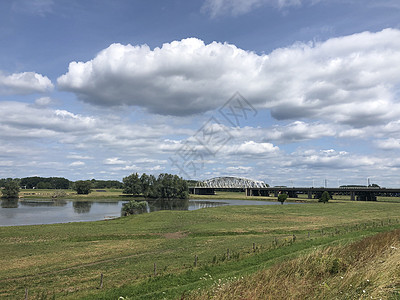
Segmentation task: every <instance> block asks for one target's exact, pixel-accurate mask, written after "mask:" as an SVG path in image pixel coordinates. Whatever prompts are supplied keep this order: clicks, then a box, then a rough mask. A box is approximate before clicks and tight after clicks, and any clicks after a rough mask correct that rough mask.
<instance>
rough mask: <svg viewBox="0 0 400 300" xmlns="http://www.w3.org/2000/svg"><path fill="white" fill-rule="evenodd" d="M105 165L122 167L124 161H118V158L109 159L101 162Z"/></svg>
mask: <svg viewBox="0 0 400 300" xmlns="http://www.w3.org/2000/svg"><path fill="white" fill-rule="evenodd" d="M103 163H104V164H105V165H124V164H126V161H123V160H121V159H119V157H110V158H107V159H105V160H104V161H103Z"/></svg>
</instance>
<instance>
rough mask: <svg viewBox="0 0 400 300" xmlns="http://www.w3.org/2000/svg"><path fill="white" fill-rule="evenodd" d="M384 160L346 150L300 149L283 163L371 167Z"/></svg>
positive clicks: (344, 168) (327, 166) (289, 165)
mask: <svg viewBox="0 0 400 300" xmlns="http://www.w3.org/2000/svg"><path fill="white" fill-rule="evenodd" d="M381 162H382V160H381V159H380V158H372V157H369V156H365V155H355V154H350V153H348V152H346V151H336V150H334V149H327V150H320V151H316V150H307V151H298V152H295V153H292V154H291V155H290V159H287V162H285V163H284V164H283V165H284V166H285V167H306V168H309V169H332V170H334V169H342V170H346V169H352V168H356V167H371V166H374V165H378V164H379V163H381Z"/></svg>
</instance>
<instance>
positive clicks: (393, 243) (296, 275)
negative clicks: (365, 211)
mask: <svg viewBox="0 0 400 300" xmlns="http://www.w3.org/2000/svg"><path fill="white" fill-rule="evenodd" d="M399 298H400V230H395V231H391V232H387V233H381V234H378V235H375V236H372V237H368V238H365V239H363V240H361V241H359V242H356V243H353V244H350V245H347V246H336V247H327V248H325V249H316V250H315V251H313V252H312V253H311V254H309V255H305V256H302V257H300V258H297V259H293V260H291V261H288V262H285V263H281V264H277V265H275V266H274V267H272V268H270V269H267V270H263V271H260V272H258V273H256V274H255V275H252V276H249V277H246V278H241V279H236V278H233V279H229V280H223V281H221V280H219V281H216V282H215V284H214V286H213V288H212V289H211V290H208V291H201V292H199V293H195V294H192V295H191V296H190V299H196V300H202V299H220V300H225V299H226V300H228V299H243V300H244V299H399Z"/></svg>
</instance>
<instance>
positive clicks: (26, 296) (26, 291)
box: [25, 287, 28, 300]
mask: <svg viewBox="0 0 400 300" xmlns="http://www.w3.org/2000/svg"><path fill="white" fill-rule="evenodd" d="M25 300H28V288H27V287H26V288H25Z"/></svg>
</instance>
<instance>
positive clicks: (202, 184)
mask: <svg viewBox="0 0 400 300" xmlns="http://www.w3.org/2000/svg"><path fill="white" fill-rule="evenodd" d="M215 190H232V191H244V192H245V195H246V196H266V197H269V196H274V197H277V196H278V195H279V194H280V193H285V194H287V195H288V196H289V197H290V198H297V197H298V195H299V194H306V195H307V197H308V199H312V198H316V199H317V198H320V196H321V194H322V193H323V192H324V191H327V192H328V193H329V194H331V195H333V194H338V195H349V196H350V199H351V200H358V201H376V197H377V196H388V197H391V196H400V189H399V188H380V187H367V186H365V187H338V188H325V187H286V186H275V187H270V186H268V185H267V184H266V183H264V182H263V181H257V180H251V179H247V178H239V177H215V178H212V179H208V180H204V181H199V182H197V184H196V186H194V187H190V188H189V192H190V193H192V194H197V195H214V194H215Z"/></svg>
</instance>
